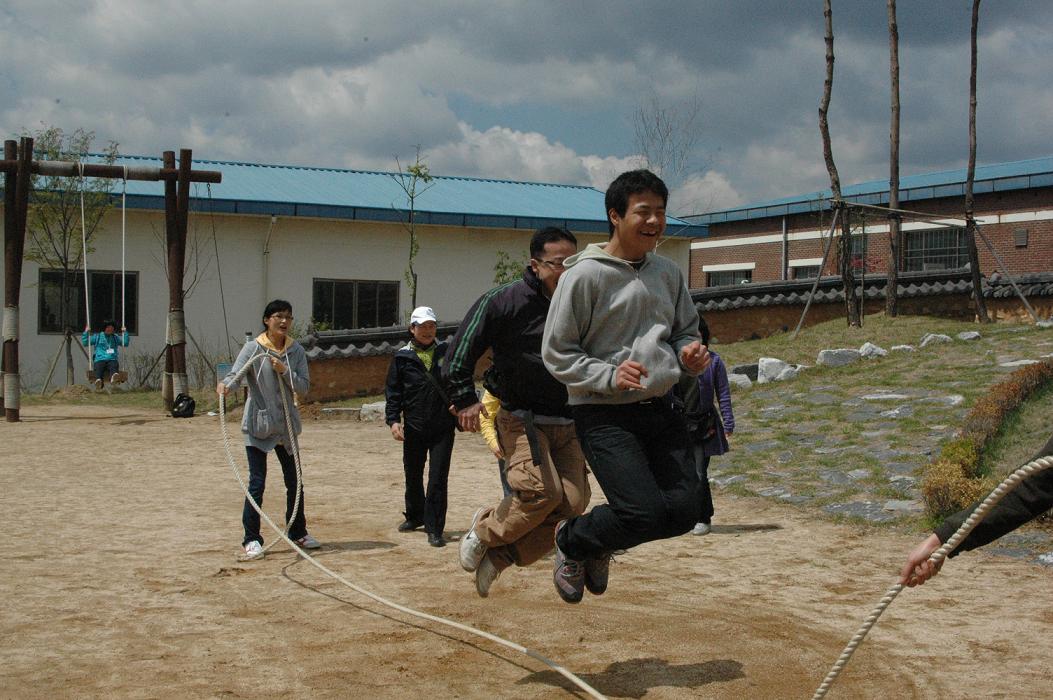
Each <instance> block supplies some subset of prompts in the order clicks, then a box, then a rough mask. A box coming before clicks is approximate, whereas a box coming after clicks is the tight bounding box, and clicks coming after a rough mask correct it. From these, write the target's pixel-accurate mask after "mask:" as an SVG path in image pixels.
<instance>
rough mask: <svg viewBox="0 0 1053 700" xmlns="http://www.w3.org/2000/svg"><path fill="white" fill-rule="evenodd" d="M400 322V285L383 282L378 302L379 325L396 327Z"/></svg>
mask: <svg viewBox="0 0 1053 700" xmlns="http://www.w3.org/2000/svg"><path fill="white" fill-rule="evenodd" d="M398 320H399V284H398V282H381V283H380V293H379V299H378V301H377V325H378V326H394V325H395V324H396V323H398Z"/></svg>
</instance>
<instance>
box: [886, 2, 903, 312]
mask: <svg viewBox="0 0 1053 700" xmlns="http://www.w3.org/2000/svg"><path fill="white" fill-rule="evenodd" d="M888 65H889V83H890V85H891V98H890V99H891V113H892V115H891V119H890V124H889V156H888V206H889V209H899V26H898V25H897V24H896V0H888ZM901 224H902V219H901V218H900V215H899V214H898V213H890V214H889V217H888V272H887V277H886V279H887V280H888V281H887V283H886V285H885V315H886V316H889V317H895V316H896V314H897V313H898V309H897V306H898V302H899V251H900V243H901V241H902V226H901Z"/></svg>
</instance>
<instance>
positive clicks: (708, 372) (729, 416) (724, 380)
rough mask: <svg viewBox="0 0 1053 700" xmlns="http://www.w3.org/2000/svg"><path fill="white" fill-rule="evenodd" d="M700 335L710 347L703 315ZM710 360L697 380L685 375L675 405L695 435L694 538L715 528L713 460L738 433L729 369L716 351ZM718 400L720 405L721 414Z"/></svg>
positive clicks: (692, 439) (699, 328)
mask: <svg viewBox="0 0 1053 700" xmlns="http://www.w3.org/2000/svg"><path fill="white" fill-rule="evenodd" d="M698 332H699V333H700V334H701V336H702V344H703V345H705V346H707V347H708V346H709V326H707V325H706V321H705V319H704V318H702V317H701V316H699V317H698ZM709 357H710V362H709V366H708V367H706V369H704V370H703V371H702V373H701V374H699V375H698V376H697V377H692V376H691V375H689V374H685V375H683V376H682V377H681V378H680V381H679V382H678V383H677V385H676V387H675V388H674V390H673V402H674V404H675V405H676V406H677V408H679V409H680V410H681V411H682V413H683V415H684V420H685V422H686V423H687V430H688V432H689V433H690V435H691V450H692V455H693V457H694V460H695V471H696V472H698V479H699V481H700V482H701V484H700V488H699V495H700V498H701V500H702V509H701V513H700V515H699V517H700V518H701V519H700V520H699V521H698V522H697V523H696V524H695V527H694V528H693V529H692V530H691V534H692V535H708V534H709V532H710V530H711V529H712V522H713V492H712V491H711V490H710V487H709V459H710V457H713V456H715V455H722V454H724V453H725V452H727V451H728V450H729V449H730V446H729V444H728V438H730V437H731V435H732V433H734V432H735V414H734V413H732V411H731V391H730V389H729V387H728V370H727V367H726V366H725V365H724V360H722V359H721V357H720V355H718V354H717V353H715V352H713V350H712V349H710V351H709ZM714 399H716V402H717V403H719V408H720V410H719V411H718V410H717V405H716V404H715V403H714Z"/></svg>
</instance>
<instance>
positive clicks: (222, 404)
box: [219, 353, 605, 700]
mask: <svg viewBox="0 0 1053 700" xmlns="http://www.w3.org/2000/svg"><path fill="white" fill-rule="evenodd" d="M271 357H272V356H271V355H270V354H268V353H263V354H260V355H255V356H253V357H251V358H250V359H249V360H248V362H246V363H245V365H244V366H243V367H242V368H241V369H240V370H238V373H237V374H236V375H234V382H233V383H237V382H239V381H240V380H241V378H242V377H243V376H244V375H245V373H246V372H248V371H249V369H250V368H251V367H252V366H253V364H254V363H255V362H256V361H258V360H260V359H270V358H271ZM285 376H288V382H289V386H288V388H287V387H286V385H285V384H286V382H285V380H283V379H282V377H281V376H280V375H279V382H278V383H279V385H280V386H281V390H280V393H281V397H282V407H283V408H284V410H285V429H286V431H287V434H288V435H289V438H290V441H291V442H292V444H293V459H294V460H295V462H296V503H297V508H298V507H299V501H300V490H301V471H300V450H299V446H298V444H297V441H296V436H295V435H294V432H293V428H292V418H290V412H289V398H288V396H287V395H286V391H288V392H290V393H291V392H292V390H293V389H292V376H290V373H289V372H288V371H287V372H286V373H285ZM219 425H220V430H221V431H222V433H223V449H224V450H225V451H226V453H227V462H228V463H229V464H230V468H231V469H232V470H233V471H234V476H235V477H237V479H238V483H239V484H241V490H242V491H244V492H245V497H246V498H247V499H248V502H249V504H250V505H252V507H253V509H255V511H256V512H257V513H259V514H260V518H262V519H263V521H264V522H266V523H267V525H268V526H270V528H271V529H272V530H274V532H275V534H277V535H278V537H280V538H281V541H283V542H285V543H286V544H287V545H289V547H291V548H292V549H293V551H295V552H296V553H297V554H299V555H300V556H301V557H303V558H304V560H306V561H307V562H308V563H309V564H311V566H313V567H315V568H317V569H318V570H319V571H321V572H322V573H324V574H326V575H327V576H330V577H332V578H333V579H335V580H337V581H339V582H340V583H342V584H344V585H345V586H347V587H348V588H350V589H351V590H353V591H355V592H356V593H360V594H362V595H364V596H366V597H367V598H370V599H372V600H375V601H376V602H378V603H380V604H381V605H386V606H387V607H389V608H392V609H393V610H398V611H399V612H402V613H405V614H407V615H412V616H413V617H417V618H420V619H422V620H428V621H430V622H435V623H438V624H440V625H446V626H447V627H453V628H454V629H458V630H461V631H462V632H467V633H468V634H474V635H475V636H477V637H482V638H483V639H488V640H490V641H491V642H495V643H496V644H500V645H501V646H504V647H508V648H509V649H512V650H514V651H518V652H520V653H521V654H526V655H527V656H529V657H531V658H533V659H536V660H538V661H540V662H541V663H543V664H545V665H546V666H548V667H549V668H551V669H552V670H553V671H555V672H556V673H558V674H560V675H561V676H563V677H564V678H566V679H567V680H569V681H570V682H571V683H573V684H574V685H576V686H578V687H579V688H581V689H582V690H583V691H585V692H586V693H587V694H588V695H589V696H590V697H593V698H599V699H600V700H605V699H604V696H603V695H602V694H601V693H600V692H599V691H597V690H596V689H595V688H593V687H592V686H590V685H589V684H588V683H586V682H585V681H583V680H581V679H580V678H578V677H577V676H576V675H574V674H573V673H571V672H570V671H568V670H567V669H566V668H564V667H563V666H561V665H559V664H557V663H556V662H554V661H551V660H549V659H547V658H545V657H544V656H542V655H541V654H539V653H537V652H535V651H531V650H530V649H527V648H526V647H524V646H522V645H520V644H516V643H515V642H510V641H508V640H507V639H503V638H501V637H498V636H497V635H494V634H490V633H489V632H484V631H482V630H479V629H476V628H474V627H470V626H468V625H463V624H461V623H459V622H454V621H453V620H447V619H446V618H443V617H437V616H435V615H429V614H428V613H424V612H420V611H419V610H414V609H412V608H408V607H406V606H404V605H399V604H398V603H394V602H392V601H390V600H387V599H386V598H382V597H381V596H379V595H377V594H375V593H371V592H370V591H367V590H366V589H364V588H362V587H360V586H357V585H355V584H353V583H351V582H350V581H348V580H347V579H345V578H344V577H343V576H341V575H340V574H338V573H336V572H335V571H333V570H331V569H329V568H327V567H326V566H325V565H324V564H322V563H320V562H319V561H318V560H317V559H315V558H314V557H312V556H311V555H309V554H308V553H307V552H306V551H304V549H303V548H302V547H300V546H299V545H298V544H296V542H294V541H293V540H291V539H289V536H288V533H287V531H285V530H283V529H282V528H280V527H278V526H277V525H276V524H275V523H274V521H273V520H271V519H270V517H268V515H267V514H266V513H264V512H263V510H262V509H261V508H260V506H259V504H257V503H256V500H255V499H254V498H252V495H251V494H250V493H249V488H248V486H247V485H246V484H245V480H244V479H243V478H242V476H241V470H240V469H239V468H238V465H237V463H236V462H235V461H234V455H233V453H232V452H231V447H230V433H229V432H228V431H227V420H226V396H224V395H223V394H220V397H219ZM293 513H294V515H293V517H294V518H295V513H296V510H294V511H293ZM277 541H278V540H275V542H277Z"/></svg>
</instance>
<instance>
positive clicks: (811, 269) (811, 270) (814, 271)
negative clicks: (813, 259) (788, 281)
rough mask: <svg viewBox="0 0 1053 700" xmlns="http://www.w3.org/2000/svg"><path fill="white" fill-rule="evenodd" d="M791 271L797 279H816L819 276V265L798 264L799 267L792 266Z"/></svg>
mask: <svg viewBox="0 0 1053 700" xmlns="http://www.w3.org/2000/svg"><path fill="white" fill-rule="evenodd" d="M790 272H791V273H792V274H793V279H795V280H814V279H815V278H816V277H818V276H819V266H818V265H798V266H797V267H791V268H790Z"/></svg>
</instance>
